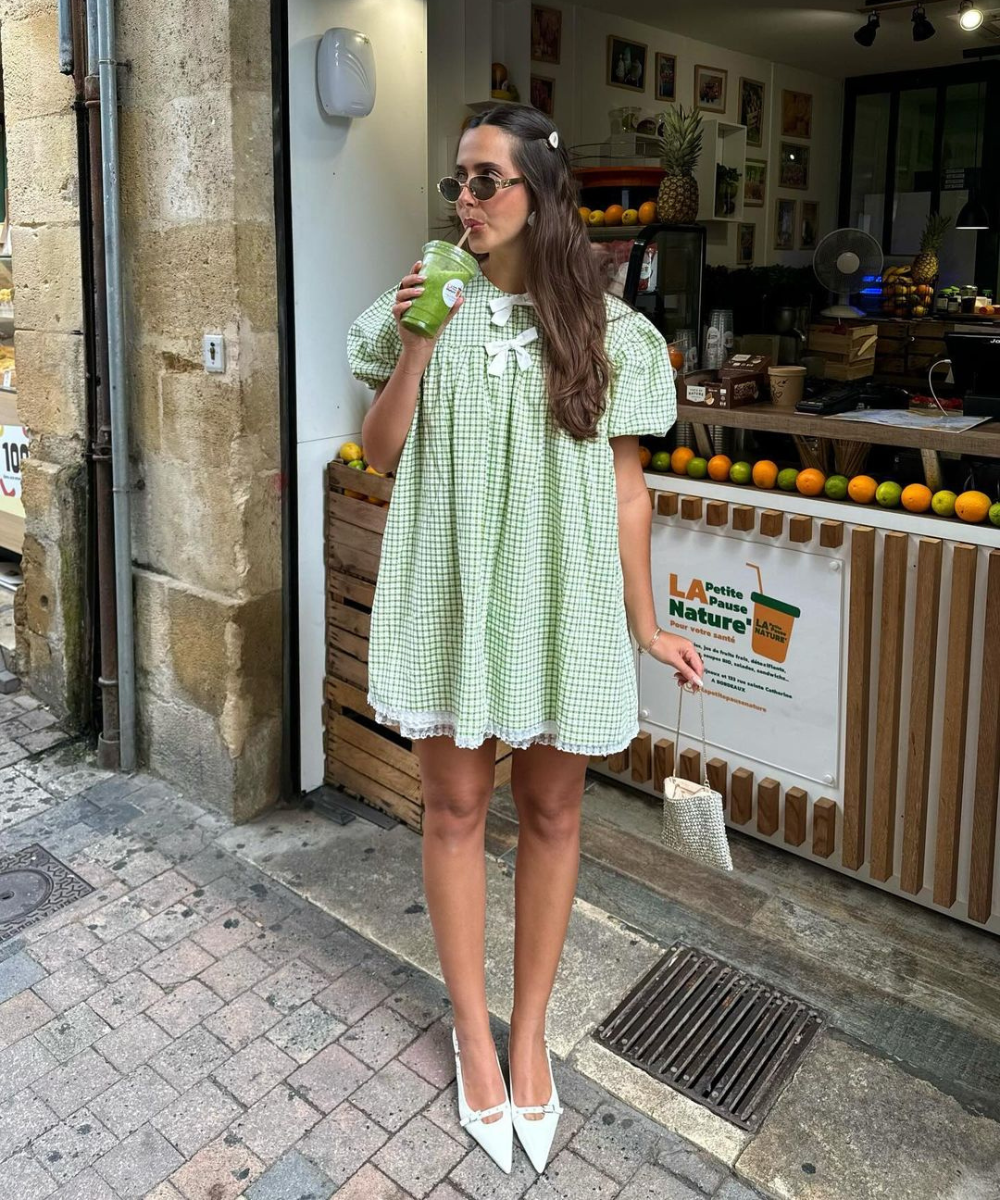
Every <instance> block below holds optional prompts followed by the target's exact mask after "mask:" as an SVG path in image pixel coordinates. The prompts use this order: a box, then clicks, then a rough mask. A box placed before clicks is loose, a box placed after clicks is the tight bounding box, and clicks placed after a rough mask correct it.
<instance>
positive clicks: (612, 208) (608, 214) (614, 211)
mask: <svg viewBox="0 0 1000 1200" xmlns="http://www.w3.org/2000/svg"><path fill="white" fill-rule="evenodd" d="M624 212H625V209H624V208H622V206H621V205H620V204H609V205H608V207H607V208H606V209H605V210H604V224H605V225H620V224H621V223H622V214H623V213H624Z"/></svg>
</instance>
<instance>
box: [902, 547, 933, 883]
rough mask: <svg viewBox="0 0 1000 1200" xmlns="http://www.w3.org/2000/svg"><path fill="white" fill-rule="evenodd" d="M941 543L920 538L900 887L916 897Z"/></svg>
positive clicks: (923, 827)
mask: <svg viewBox="0 0 1000 1200" xmlns="http://www.w3.org/2000/svg"><path fill="white" fill-rule="evenodd" d="M941 549H942V547H941V542H940V541H939V540H938V539H937V538H921V539H920V554H919V557H918V560H917V604H916V608H915V609H914V615H913V621H914V628H915V629H917V630H919V633H918V636H917V637H916V638H915V640H914V646H913V668H912V677H911V679H910V728H909V734H908V741H907V755H906V800H905V805H904V809H903V863H902V868H901V871H900V886H901V887H902V889H903V891H904V892H909V893H910V894H911V895H916V893H917V892H919V891H920V889H921V888H922V887H923V886H924V848H925V844H926V840H927V783H928V773H929V771H930V763H931V725H932V722H933V719H934V670H935V660H936V659H937V638H938V611H939V608H940V601H941Z"/></svg>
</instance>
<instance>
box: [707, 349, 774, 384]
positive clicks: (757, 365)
mask: <svg viewBox="0 0 1000 1200" xmlns="http://www.w3.org/2000/svg"><path fill="white" fill-rule="evenodd" d="M770 365H771V358H770V356H769V355H767V354H734V355H732V357H731V358H728V359H726V361H725V362H724V363H723V364H722V366H721V367H720V368H719V378H720V379H731V378H732V377H733V376H734V375H746V374H750V375H763V376H765V377H766V376H767V368H768V367H769V366H770Z"/></svg>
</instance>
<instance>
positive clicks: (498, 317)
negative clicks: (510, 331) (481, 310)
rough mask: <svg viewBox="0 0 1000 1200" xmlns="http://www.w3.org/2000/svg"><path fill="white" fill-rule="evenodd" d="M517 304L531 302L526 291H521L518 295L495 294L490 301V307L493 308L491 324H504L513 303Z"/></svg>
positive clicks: (512, 308) (508, 318)
mask: <svg viewBox="0 0 1000 1200" xmlns="http://www.w3.org/2000/svg"><path fill="white" fill-rule="evenodd" d="M518 304H531V297H530V296H529V295H528V294H527V292H522V293H521V294H520V295H507V294H505V295H503V296H496V297H495V298H494V299H493V300H491V301H490V308H491V309H492V310H493V324H494V325H506V324H507V322H508V321H509V320H510V316H511V313H512V312H513V311H514V307H515V305H518Z"/></svg>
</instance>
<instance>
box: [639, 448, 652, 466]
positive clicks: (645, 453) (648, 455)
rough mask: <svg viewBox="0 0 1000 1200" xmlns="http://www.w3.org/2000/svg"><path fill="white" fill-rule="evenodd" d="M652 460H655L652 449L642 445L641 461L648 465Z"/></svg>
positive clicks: (640, 450) (643, 464)
mask: <svg viewBox="0 0 1000 1200" xmlns="http://www.w3.org/2000/svg"><path fill="white" fill-rule="evenodd" d="M652 461H653V452H652V450H650V449H648V448H647V447H646V446H640V447H639V462H640V463H641V464H642V466H643V467H648V466H649V464H650V463H651V462H652Z"/></svg>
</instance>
